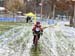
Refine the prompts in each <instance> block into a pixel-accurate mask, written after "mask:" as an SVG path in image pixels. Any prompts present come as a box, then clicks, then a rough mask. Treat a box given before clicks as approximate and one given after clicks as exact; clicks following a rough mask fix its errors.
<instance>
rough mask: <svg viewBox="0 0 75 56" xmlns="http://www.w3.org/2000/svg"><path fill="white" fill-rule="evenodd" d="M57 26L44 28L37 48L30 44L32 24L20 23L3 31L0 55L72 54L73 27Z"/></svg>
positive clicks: (66, 55) (74, 34)
mask: <svg viewBox="0 0 75 56" xmlns="http://www.w3.org/2000/svg"><path fill="white" fill-rule="evenodd" d="M59 26H60V25H59ZM59 26H58V25H56V26H53V27H48V28H46V29H45V30H44V33H43V36H41V38H40V40H39V42H38V47H37V50H35V48H34V46H33V44H32V40H33V34H32V31H31V28H32V26H30V25H27V26H25V25H22V26H18V27H15V28H13V29H11V30H9V31H8V32H5V33H4V34H3V35H2V36H0V40H1V44H0V56H74V55H75V32H74V31H75V29H74V28H72V27H71V28H70V27H65V26H60V27H59Z"/></svg>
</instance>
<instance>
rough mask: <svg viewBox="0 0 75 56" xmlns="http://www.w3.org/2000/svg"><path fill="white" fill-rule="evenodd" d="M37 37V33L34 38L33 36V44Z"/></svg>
mask: <svg viewBox="0 0 75 56" xmlns="http://www.w3.org/2000/svg"><path fill="white" fill-rule="evenodd" d="M35 38H36V35H34V38H33V44H34V43H35Z"/></svg>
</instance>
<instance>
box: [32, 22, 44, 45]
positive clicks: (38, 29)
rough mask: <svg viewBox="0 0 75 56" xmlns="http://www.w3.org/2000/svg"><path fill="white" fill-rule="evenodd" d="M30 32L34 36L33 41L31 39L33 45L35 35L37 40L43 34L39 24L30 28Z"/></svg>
mask: <svg viewBox="0 0 75 56" xmlns="http://www.w3.org/2000/svg"><path fill="white" fill-rule="evenodd" d="M32 31H33V35H34V39H33V44H34V41H35V38H36V35H35V34H37V36H38V40H39V38H40V35H42V34H43V28H42V27H41V24H40V22H36V24H35V25H34V27H33V28H32Z"/></svg>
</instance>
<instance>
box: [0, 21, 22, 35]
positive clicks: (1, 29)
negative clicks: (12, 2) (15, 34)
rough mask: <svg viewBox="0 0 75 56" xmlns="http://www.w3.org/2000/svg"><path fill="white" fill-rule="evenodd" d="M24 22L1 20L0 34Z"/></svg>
mask: <svg viewBox="0 0 75 56" xmlns="http://www.w3.org/2000/svg"><path fill="white" fill-rule="evenodd" d="M22 24H23V23H19V22H0V35H1V34H3V33H4V32H5V31H8V30H10V29H12V28H13V27H17V26H20V25H22Z"/></svg>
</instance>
